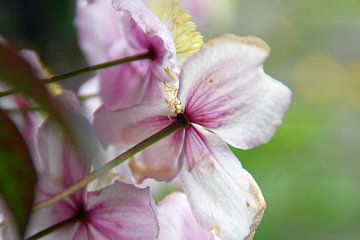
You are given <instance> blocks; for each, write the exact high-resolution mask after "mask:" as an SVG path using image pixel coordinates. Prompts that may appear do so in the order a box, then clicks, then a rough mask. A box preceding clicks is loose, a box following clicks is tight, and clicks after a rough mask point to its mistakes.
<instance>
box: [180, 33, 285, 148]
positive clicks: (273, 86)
mask: <svg viewBox="0 0 360 240" xmlns="http://www.w3.org/2000/svg"><path fill="white" fill-rule="evenodd" d="M268 53H269V48H268V46H267V45H266V43H264V42H263V41H262V40H260V39H258V38H255V37H237V36H234V35H224V36H223V37H220V38H217V39H214V40H212V41H210V42H209V43H207V44H206V45H205V47H204V48H203V49H202V50H201V51H200V52H198V53H197V54H195V55H193V56H192V57H190V58H189V59H188V61H186V62H185V63H184V65H183V68H182V71H181V74H180V87H179V94H178V97H179V99H180V100H181V102H182V103H183V104H185V112H186V113H187V114H188V116H189V118H190V120H191V121H192V122H194V123H197V124H199V125H202V126H204V127H206V128H208V129H211V130H213V131H214V132H217V133H218V134H219V135H220V136H221V137H223V138H224V139H225V140H226V141H227V142H228V143H230V144H231V145H233V146H235V147H238V148H242V149H248V148H252V147H255V146H258V145H260V144H263V143H265V142H267V141H268V140H269V139H270V138H271V137H272V135H273V134H274V133H275V130H276V128H277V126H278V125H279V124H280V123H281V120H282V118H283V115H284V113H285V112H286V110H287V108H288V105H289V103H290V98H291V92H290V90H289V89H288V88H287V87H286V86H284V85H283V84H282V83H280V82H279V81H277V80H275V79H273V78H271V77H270V76H268V75H266V74H265V73H264V71H263V66H262V64H263V62H264V61H265V59H266V57H267V56H268Z"/></svg>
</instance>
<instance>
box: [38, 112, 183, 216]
mask: <svg viewBox="0 0 360 240" xmlns="http://www.w3.org/2000/svg"><path fill="white" fill-rule="evenodd" d="M186 124H187V123H186ZM186 124H185V122H184V119H177V120H176V121H175V122H174V123H172V124H170V125H169V126H167V127H165V128H164V129H162V130H160V131H159V132H157V133H155V134H154V135H152V136H150V137H149V138H147V139H145V140H144V141H142V142H140V143H138V144H136V145H135V146H133V147H132V148H130V149H129V150H127V151H126V152H124V153H122V154H120V155H119V156H117V157H116V158H115V159H113V160H111V161H110V162H108V163H106V164H104V165H103V166H101V167H100V168H98V169H96V170H95V171H93V172H91V173H90V174H89V175H87V176H86V177H85V178H83V179H82V180H80V181H79V182H77V183H75V184H74V185H72V186H71V187H69V188H68V189H66V190H65V191H63V192H61V193H59V194H58V195H56V196H54V197H52V198H50V199H48V200H46V201H43V202H40V203H39V204H37V205H35V206H34V208H33V211H37V210H39V209H41V208H45V207H48V206H50V205H52V204H54V203H56V202H58V201H61V200H62V199H64V198H66V197H68V196H69V195H71V194H73V193H75V192H76V191H77V190H79V189H81V188H83V187H85V186H86V185H87V184H88V183H90V182H91V181H93V180H95V179H96V178H98V177H100V176H101V175H103V174H104V173H106V172H108V171H109V170H111V169H112V168H114V167H116V166H117V165H119V164H121V163H122V162H124V161H125V160H127V159H128V158H130V157H132V156H134V155H135V154H137V153H138V152H140V151H142V150H143V149H145V148H147V147H148V146H150V145H152V144H154V143H156V142H157V141H159V140H161V139H163V138H165V137H167V136H169V135H170V134H171V133H173V132H175V131H176V130H177V129H179V128H183V127H186V126H187V125H186Z"/></svg>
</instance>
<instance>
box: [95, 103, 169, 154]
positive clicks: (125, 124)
mask: <svg viewBox="0 0 360 240" xmlns="http://www.w3.org/2000/svg"><path fill="white" fill-rule="evenodd" d="M173 116H174V114H173V113H172V112H171V111H170V109H169V108H168V106H167V105H166V104H165V103H159V102H152V103H144V104H139V105H136V106H133V107H129V108H127V109H123V110H118V111H114V112H112V111H109V110H107V108H106V107H105V106H101V107H100V108H99V109H97V110H96V111H95V113H94V126H95V129H96V131H97V133H98V135H99V137H100V140H101V142H102V144H103V145H104V146H105V147H108V146H109V145H110V144H114V145H116V146H118V147H122V148H124V147H131V146H134V145H135V144H137V143H139V142H141V141H143V140H144V139H146V138H147V137H150V136H151V135H153V134H155V133H156V132H158V131H160V130H161V129H163V128H165V127H166V126H168V125H169V124H171V123H172V122H173V121H174V119H172V118H171V117H173Z"/></svg>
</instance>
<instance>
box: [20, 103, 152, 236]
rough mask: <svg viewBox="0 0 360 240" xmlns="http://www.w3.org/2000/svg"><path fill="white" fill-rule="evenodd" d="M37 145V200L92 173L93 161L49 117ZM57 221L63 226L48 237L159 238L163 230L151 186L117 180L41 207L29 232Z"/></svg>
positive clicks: (39, 135) (49, 195) (45, 197)
mask: <svg viewBox="0 0 360 240" xmlns="http://www.w3.org/2000/svg"><path fill="white" fill-rule="evenodd" d="M74 104H75V105H76V104H78V103H74ZM37 145H38V152H39V161H38V162H37V168H38V169H39V172H40V174H39V175H40V179H39V186H38V191H37V199H38V201H42V200H44V199H47V198H49V197H52V196H54V195H55V194H57V193H59V192H61V191H63V190H65V189H66V188H68V187H69V186H71V185H72V184H74V183H76V182H78V181H79V180H81V179H82V178H84V177H85V176H86V175H87V174H88V173H89V171H90V164H89V162H86V161H84V160H82V159H81V156H80V155H79V154H78V153H77V151H76V149H74V146H72V145H71V144H70V142H69V141H66V139H65V138H64V137H63V136H62V134H61V132H59V131H58V130H57V129H56V127H55V126H54V125H53V123H52V122H50V121H46V122H45V123H44V124H43V125H42V126H41V127H40V128H39V130H38V133H37ZM59 223H62V225H63V226H62V227H61V228H59V229H58V230H57V231H55V232H53V233H51V234H49V235H47V238H46V239H66V240H69V239H74V240H75V239H76V240H80V239H84V240H85V239H134V240H135V239H136V240H137V239H144V240H145V239H146V240H147V239H157V235H158V231H159V230H158V223H157V219H156V212H155V205H154V202H153V200H152V198H151V196H150V193H149V189H140V188H137V187H135V186H133V185H130V184H125V183H122V182H119V181H116V182H115V183H113V184H111V185H109V186H107V187H105V188H103V189H101V190H98V191H94V192H92V191H88V190H87V189H86V188H83V189H81V190H80V191H78V192H76V193H75V194H73V195H71V196H69V197H67V198H66V199H64V200H62V201H60V202H59V203H57V204H54V205H52V206H50V207H48V208H45V209H41V210H39V211H38V212H36V213H35V214H34V215H33V216H32V219H31V224H32V226H31V227H30V230H29V232H28V234H27V235H28V236H31V235H33V234H35V233H37V232H39V231H41V230H43V229H46V228H48V227H50V226H53V225H55V224H59Z"/></svg>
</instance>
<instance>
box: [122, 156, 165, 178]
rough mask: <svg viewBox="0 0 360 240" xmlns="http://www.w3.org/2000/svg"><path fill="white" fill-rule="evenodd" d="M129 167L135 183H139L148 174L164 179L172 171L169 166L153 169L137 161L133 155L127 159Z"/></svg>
mask: <svg viewBox="0 0 360 240" xmlns="http://www.w3.org/2000/svg"><path fill="white" fill-rule="evenodd" d="M128 165H129V168H130V170H131V172H132V175H133V177H134V178H135V181H136V183H138V184H140V183H142V181H144V179H145V178H147V177H148V176H149V177H151V178H154V176H156V178H155V179H165V178H168V176H169V175H170V173H171V172H172V170H171V168H167V167H164V168H161V169H155V168H150V167H147V166H145V165H144V164H141V163H139V162H138V161H137V160H136V159H135V158H134V157H132V158H130V159H129V161H128Z"/></svg>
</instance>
